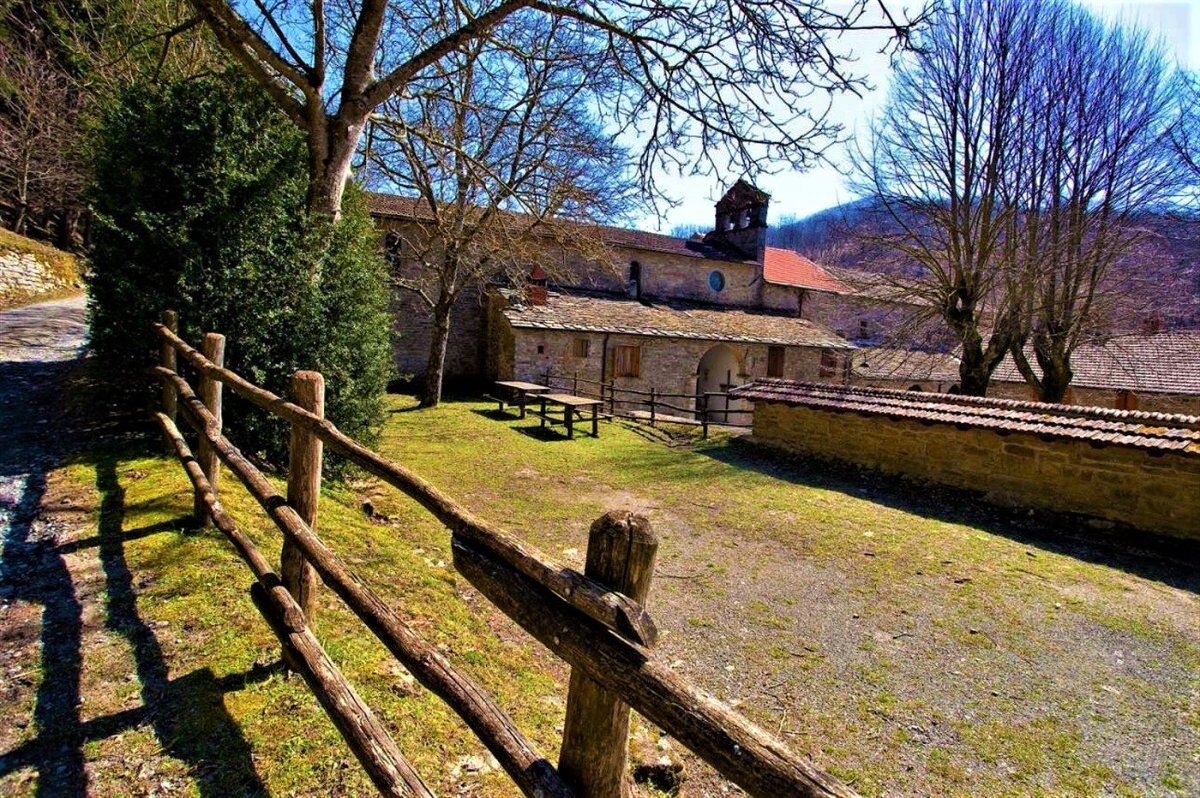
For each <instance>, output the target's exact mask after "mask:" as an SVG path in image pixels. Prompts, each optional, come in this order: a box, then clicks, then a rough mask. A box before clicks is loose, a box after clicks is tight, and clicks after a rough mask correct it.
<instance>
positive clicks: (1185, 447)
mask: <svg viewBox="0 0 1200 798" xmlns="http://www.w3.org/2000/svg"><path fill="white" fill-rule="evenodd" d="M730 395H731V396H735V397H737V398H739V399H749V400H751V401H756V402H779V403H782V404H786V405H792V406H800V407H811V408H814V409H817V410H826V411H829V412H835V413H862V414H865V415H879V416H886V417H888V418H896V419H907V420H911V421H920V422H929V423H941V424H954V425H956V426H960V427H975V428H982V429H991V430H995V431H998V432H1023V433H1028V434H1032V435H1046V436H1049V437H1052V438H1060V439H1071V440H1084V441H1087V442H1088V443H1091V444H1093V445H1096V446H1103V445H1113V446H1131V447H1135V448H1139V449H1154V450H1159V451H1170V452H1175V453H1178V454H1183V455H1190V456H1198V457H1200V416H1181V415H1171V414H1167V413H1145V412H1138V411H1127V410H1109V409H1106V408H1091V407H1076V406H1073V405H1053V404H1042V403H1037V402H1017V401H1011V400H1006V399H986V398H982V397H974V396H957V395H950V394H930V393H915V392H910V391H894V390H888V389H882V388H858V387H850V386H846V385H830V384H827V383H808V382H793V381H791V380H776V379H762V380H755V381H754V382H752V383H750V384H749V385H743V386H741V387H740V388H734V389H733V390H732V391H730Z"/></svg>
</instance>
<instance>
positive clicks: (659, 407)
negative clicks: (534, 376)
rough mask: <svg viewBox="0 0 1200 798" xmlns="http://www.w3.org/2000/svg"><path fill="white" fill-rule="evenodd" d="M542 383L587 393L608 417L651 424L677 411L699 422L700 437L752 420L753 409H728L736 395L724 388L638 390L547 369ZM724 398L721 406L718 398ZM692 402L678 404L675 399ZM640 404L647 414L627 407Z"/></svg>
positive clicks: (742, 424)
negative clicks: (715, 428) (718, 427)
mask: <svg viewBox="0 0 1200 798" xmlns="http://www.w3.org/2000/svg"><path fill="white" fill-rule="evenodd" d="M542 377H543V383H544V384H545V385H547V386H549V387H551V388H561V389H566V390H569V391H571V393H573V394H575V395H576V396H589V397H591V398H593V399H599V400H600V401H602V402H604V403H605V405H604V406H605V408H606V412H607V414H608V416H609V417H610V418H630V419H633V420H635V421H649V423H650V426H652V427H653V426H655V424H656V423H657V422H658V421H659V414H660V413H662V412H663V411H667V415H672V414H679V415H678V417H679V418H687V417H689V416H691V417H693V418H692V419H691V420H694V421H695V423H698V424H700V426H701V428H702V429H703V432H704V437H705V438H707V437H708V427H709V425H711V424H719V425H721V426H724V427H747V428H748V427H750V426H751V421H752V420H753V415H754V411H753V410H730V409H729V403H730V402H731V401H738V400H737V397H732V396H730V395H729V392H728V391H702V392H700V393H695V394H691V393H669V392H665V391H658V390H656V389H654V388H651V389H650V390H648V391H639V390H637V389H636V388H618V387H617V386H616V382H615V381H614V380H608V381H603V380H593V379H589V378H587V377H580V376H579V374H578V373H575V374H570V375H566V374H555V373H554V372H553V371H547V372H545V374H543V375H542ZM722 400H723V401H724V406H723V407H722V406H721V405H720V404H719V402H721V401H722ZM689 401H690V402H692V404H691V405H690V406H689V405H687V404H679V402H685V403H686V402H689ZM630 407H634V408H638V407H644V408H645V411H644V412H645V413H646V414H647V415H642V416H636V415H634V413H633V412H632V411H630V410H629V409H628V408H630Z"/></svg>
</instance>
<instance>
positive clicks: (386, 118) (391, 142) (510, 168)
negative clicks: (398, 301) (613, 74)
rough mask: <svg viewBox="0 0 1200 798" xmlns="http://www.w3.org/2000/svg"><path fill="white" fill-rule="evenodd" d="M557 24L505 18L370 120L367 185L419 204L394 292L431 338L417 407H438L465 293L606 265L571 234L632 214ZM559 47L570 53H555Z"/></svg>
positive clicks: (596, 76)
mask: <svg viewBox="0 0 1200 798" xmlns="http://www.w3.org/2000/svg"><path fill="white" fill-rule="evenodd" d="M563 27H564V23H563V22H562V21H561V20H557V19H553V18H545V17H535V16H520V17H511V18H509V19H508V20H506V22H505V23H504V24H503V25H502V29H501V30H499V31H497V33H498V34H501V36H498V37H487V38H480V39H475V40H473V41H470V42H468V43H466V44H464V45H463V46H462V47H460V48H459V49H458V50H455V51H454V52H452V53H449V54H448V55H447V56H446V57H445V58H443V59H442V60H441V61H439V62H438V63H437V64H435V65H434V66H433V67H431V69H430V70H428V71H427V72H426V73H425V74H423V75H422V76H420V77H418V78H417V79H415V80H414V82H413V83H412V84H410V87H409V89H408V90H407V91H406V92H405V94H404V95H403V96H395V97H392V98H391V99H389V100H388V101H387V102H386V103H385V104H384V109H383V111H384V112H383V113H380V114H376V115H375V116H374V117H373V119H372V129H371V131H370V133H369V135H368V149H367V157H368V158H369V159H370V165H369V167H368V168H369V169H370V170H371V174H372V182H378V181H383V182H386V183H387V184H389V186H390V187H391V188H393V189H398V190H399V191H400V192H401V193H403V194H407V195H410V196H414V197H415V202H414V203H413V207H414V212H413V214H412V219H411V220H410V221H408V222H407V223H405V224H403V225H402V226H401V227H399V228H398V229H397V230H396V231H395V232H394V233H393V237H394V239H395V240H393V241H392V242H390V243H392V245H393V247H398V249H399V258H398V260H399V262H398V263H396V264H395V268H396V272H397V273H396V278H395V279H396V284H397V285H398V286H399V287H400V288H402V289H404V290H407V291H409V292H412V293H413V294H415V295H416V296H417V297H419V298H420V300H421V302H422V303H423V304H424V305H425V307H426V308H427V309H428V311H429V313H430V315H431V318H432V321H433V331H432V336H431V343H430V352H429V359H428V365H427V367H426V372H425V380H424V387H423V391H422V404H423V405H425V406H432V405H436V404H437V403H438V402H439V401H440V399H441V393H442V378H443V373H444V370H445V360H446V349H447V342H448V340H449V336H450V324H451V313H452V311H453V309H454V307H455V306H456V305H457V304H458V303H459V302H460V301H461V300H462V298H463V296H464V294H466V293H469V292H471V291H472V289H478V288H480V287H482V286H483V285H485V284H487V283H490V282H494V281H497V280H500V281H505V280H507V281H509V282H513V283H517V284H518V285H519V284H522V283H523V282H524V279H525V277H526V275H527V274H528V272H529V271H530V269H531V268H532V267H534V266H540V267H541V268H542V269H543V271H544V272H545V273H546V274H547V275H548V276H553V275H555V274H556V273H558V272H560V271H562V269H563V266H562V264H563V262H564V257H565V256H573V257H576V258H585V259H589V260H593V261H600V262H604V261H606V260H607V258H606V257H605V254H606V253H605V251H604V246H603V242H602V241H599V240H598V239H597V237H596V235H595V230H593V229H591V228H589V227H588V226H585V225H581V224H580V222H589V221H596V220H607V219H610V218H612V217H614V216H619V215H621V214H622V213H623V212H625V211H626V210H627V209H628V208H629V206H630V204H631V203H632V201H633V198H634V193H633V192H632V190H631V189H632V185H631V180H630V177H629V166H630V165H629V163H628V159H627V156H626V155H625V153H624V151H623V150H621V149H620V148H619V147H617V146H616V144H615V143H614V141H613V139H614V135H613V134H611V133H609V134H606V133H604V132H603V131H602V130H601V129H600V126H599V124H598V123H597V122H596V120H595V119H594V116H593V114H592V111H591V108H590V107H589V105H588V103H586V102H585V98H586V95H587V91H588V90H589V88H590V87H594V86H595V85H596V82H597V81H600V80H604V79H605V76H604V75H603V74H601V73H602V72H603V70H602V69H601V70H597V69H596V68H595V67H594V65H590V64H588V63H587V62H586V61H584V60H581V59H580V58H579V53H578V52H576V51H575V50H574V49H573V43H572V42H570V41H569V37H564V35H563ZM564 38H567V39H568V41H564Z"/></svg>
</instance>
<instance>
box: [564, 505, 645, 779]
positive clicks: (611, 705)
mask: <svg viewBox="0 0 1200 798" xmlns="http://www.w3.org/2000/svg"><path fill="white" fill-rule="evenodd" d="M657 554H658V538H657V537H656V536H655V535H654V532H653V530H651V528H650V522H649V521H648V520H647V519H646V518H644V517H643V516H640V515H633V514H632V513H627V512H620V511H615V510H614V511H611V512H608V513H605V514H604V515H602V516H600V517H599V518H597V519H596V520H595V521H594V522H593V523H592V528H591V532H590V534H589V535H588V548H587V566H586V567H585V569H584V572H585V573H586V574H587V575H588V576H590V577H591V578H593V579H595V580H596V581H598V582H600V583H601V584H604V585H606V586H608V587H611V588H612V589H613V590H617V591H620V592H621V593H624V594H625V595H627V596H629V597H630V598H632V599H634V600H635V601H639V602H642V603H645V601H646V596H647V595H649V593H650V581H651V579H652V578H653V577H654V560H655V557H656V555H657ZM628 738H629V705H628V704H626V703H625V702H624V701H622V700H621V699H620V698H618V697H617V695H616V694H615V693H610V692H608V691H607V690H604V689H603V688H601V687H600V686H599V685H597V684H596V683H595V682H593V681H592V680H591V679H589V678H588V677H587V676H585V675H583V673H582V672H581V671H580V670H579V669H578V668H572V669H571V686H570V690H569V692H568V693H567V718H566V722H565V723H564V725H563V743H562V753H561V755H560V756H559V761H558V772H559V774H560V775H561V776H562V777H563V780H564V781H566V782H567V784H568V785H569V786H570V787H571V789H572V790H574V791H575V794H576V795H577V796H579V798H628V796H630V795H632V785H631V783H630V780H629V778H628V776H627V774H626V767H625V766H626V760H627V759H628V744H629V739H628Z"/></svg>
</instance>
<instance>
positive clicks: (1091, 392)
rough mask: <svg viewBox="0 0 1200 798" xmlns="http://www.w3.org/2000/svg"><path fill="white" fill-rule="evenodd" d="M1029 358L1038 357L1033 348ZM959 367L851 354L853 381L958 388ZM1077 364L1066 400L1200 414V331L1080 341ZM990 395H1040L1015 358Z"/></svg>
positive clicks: (871, 351)
mask: <svg viewBox="0 0 1200 798" xmlns="http://www.w3.org/2000/svg"><path fill="white" fill-rule="evenodd" d="M1028 357H1029V360H1030V362H1036V361H1035V358H1034V356H1033V353H1032V352H1030V353H1029V355H1028ZM958 366H959V360H958V358H957V357H956V356H955V355H954V354H953V353H938V352H919V351H912V350H903V349H889V348H886V347H860V348H859V349H856V350H855V351H854V353H853V355H852V357H851V358H850V367H849V380H848V382H849V383H850V384H852V385H860V386H865V387H874V388H899V389H902V390H909V391H929V392H933V393H957V392H958V380H959V377H958ZM1035 367H1036V366H1035ZM1071 368H1072V371H1073V372H1074V377H1073V379H1072V381H1071V386H1070V387H1069V388H1068V389H1067V393H1066V396H1064V397H1063V403H1064V404H1068V405H1078V406H1083V407H1106V408H1112V409H1114V410H1142V411H1146V412H1152V413H1182V414H1184V415H1191V416H1200V330H1170V331H1162V332H1157V333H1152V334H1148V333H1129V334H1124V335H1113V336H1108V337H1106V338H1105V339H1103V340H1098V341H1095V342H1092V343H1087V344H1082V345H1081V346H1079V347H1078V348H1077V349H1076V350H1075V352H1074V353H1073V354H1072V355H1071ZM988 396H989V397H992V398H996V399H1016V400H1025V401H1036V399H1037V396H1036V394H1035V393H1034V390H1033V388H1031V387H1030V386H1029V384H1028V383H1026V382H1025V378H1024V377H1022V376H1021V372H1020V371H1018V370H1017V366H1016V364H1015V363H1014V362H1013V360H1012V358H1011V357H1006V358H1005V359H1004V360H1003V361H1001V363H1000V365H999V366H997V367H996V371H995V372H994V373H993V374H992V382H991V385H990V386H989V387H988Z"/></svg>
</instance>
